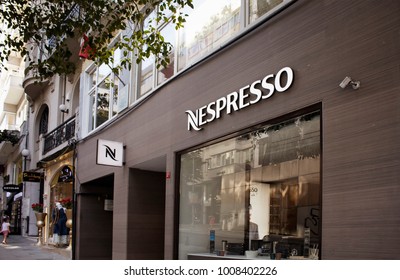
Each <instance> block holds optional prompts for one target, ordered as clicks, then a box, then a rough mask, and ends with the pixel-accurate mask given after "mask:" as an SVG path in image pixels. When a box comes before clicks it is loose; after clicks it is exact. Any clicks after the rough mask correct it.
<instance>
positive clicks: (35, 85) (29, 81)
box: [22, 68, 49, 100]
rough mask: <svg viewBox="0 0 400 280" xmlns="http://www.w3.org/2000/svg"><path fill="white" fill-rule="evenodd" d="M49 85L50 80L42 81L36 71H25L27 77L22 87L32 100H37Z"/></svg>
mask: <svg viewBox="0 0 400 280" xmlns="http://www.w3.org/2000/svg"><path fill="white" fill-rule="evenodd" d="M48 84H49V80H48V79H44V80H41V79H39V78H38V76H37V73H36V72H35V71H34V70H28V68H27V69H25V77H24V80H23V82H22V87H23V88H24V89H25V93H26V95H28V96H29V98H30V99H31V100H35V99H36V98H37V97H38V96H39V95H40V94H41V93H42V91H43V90H44V88H45V87H46V86H47V85H48Z"/></svg>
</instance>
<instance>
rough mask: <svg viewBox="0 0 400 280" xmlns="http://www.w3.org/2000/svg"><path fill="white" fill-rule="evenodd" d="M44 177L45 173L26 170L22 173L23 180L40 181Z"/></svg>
mask: <svg viewBox="0 0 400 280" xmlns="http://www.w3.org/2000/svg"><path fill="white" fill-rule="evenodd" d="M42 179H43V173H41V172H31V171H24V172H23V173H22V181H24V182H36V183H39V182H40V181H41V180H42Z"/></svg>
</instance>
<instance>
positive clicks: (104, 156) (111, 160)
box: [96, 139, 124, 166]
mask: <svg viewBox="0 0 400 280" xmlns="http://www.w3.org/2000/svg"><path fill="white" fill-rule="evenodd" d="M96 163H97V164H100V165H110V166H122V165H123V164H124V144H123V143H121V142H115V141H108V140H102V139H99V140H97V160H96Z"/></svg>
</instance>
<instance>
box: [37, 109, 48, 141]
mask: <svg viewBox="0 0 400 280" xmlns="http://www.w3.org/2000/svg"><path fill="white" fill-rule="evenodd" d="M48 127H49V107H47V106H46V108H44V110H43V112H42V115H41V116H40V121H39V135H40V134H46V133H47V131H48Z"/></svg>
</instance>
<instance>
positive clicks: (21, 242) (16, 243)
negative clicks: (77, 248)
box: [0, 235, 71, 260]
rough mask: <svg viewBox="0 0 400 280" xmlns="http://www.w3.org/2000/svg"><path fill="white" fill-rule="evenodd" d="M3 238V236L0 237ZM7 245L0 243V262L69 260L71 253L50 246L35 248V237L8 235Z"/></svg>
mask: <svg viewBox="0 0 400 280" xmlns="http://www.w3.org/2000/svg"><path fill="white" fill-rule="evenodd" d="M0 237H1V238H3V235H1V236H0ZM7 242H8V244H1V243H0V260H70V259H71V251H68V250H66V249H60V248H55V247H53V246H51V245H42V246H37V245H36V243H37V237H31V236H30V237H24V236H21V235H9V236H8V239H7Z"/></svg>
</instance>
